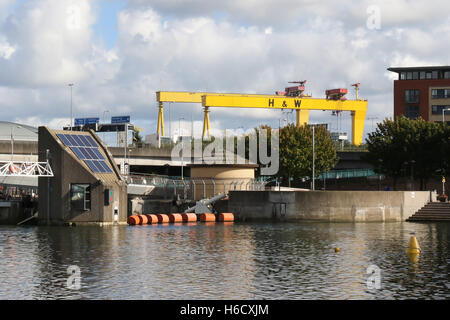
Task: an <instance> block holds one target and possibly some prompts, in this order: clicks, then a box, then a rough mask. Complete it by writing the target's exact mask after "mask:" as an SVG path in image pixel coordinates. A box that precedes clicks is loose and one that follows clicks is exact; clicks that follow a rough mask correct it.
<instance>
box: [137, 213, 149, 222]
mask: <svg viewBox="0 0 450 320" xmlns="http://www.w3.org/2000/svg"><path fill="white" fill-rule="evenodd" d="M138 218H139V224H147V223H148V218H147V216H146V215H145V214H139V215H138Z"/></svg>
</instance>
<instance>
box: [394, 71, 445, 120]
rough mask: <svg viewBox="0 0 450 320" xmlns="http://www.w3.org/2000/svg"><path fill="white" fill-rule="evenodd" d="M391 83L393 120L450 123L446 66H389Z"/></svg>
mask: <svg viewBox="0 0 450 320" xmlns="http://www.w3.org/2000/svg"><path fill="white" fill-rule="evenodd" d="M388 70H389V71H392V72H395V73H397V74H398V79H397V80H394V117H398V116H401V115H405V116H406V117H408V118H412V119H414V118H418V117H422V118H423V119H424V120H426V121H433V122H442V121H445V122H446V123H447V124H450V66H438V67H398V68H396V67H391V68H388Z"/></svg>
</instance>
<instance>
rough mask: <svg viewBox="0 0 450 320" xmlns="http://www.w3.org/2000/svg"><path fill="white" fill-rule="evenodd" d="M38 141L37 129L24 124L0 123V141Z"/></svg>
mask: <svg viewBox="0 0 450 320" xmlns="http://www.w3.org/2000/svg"><path fill="white" fill-rule="evenodd" d="M11 135H12V136H13V137H14V140H16V141H18V140H21V141H38V128H35V127H32V126H28V125H26V124H20V123H14V122H8V121H0V140H11Z"/></svg>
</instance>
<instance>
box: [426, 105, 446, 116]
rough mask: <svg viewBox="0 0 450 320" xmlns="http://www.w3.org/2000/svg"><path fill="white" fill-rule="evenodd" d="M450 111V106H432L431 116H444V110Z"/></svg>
mask: <svg viewBox="0 0 450 320" xmlns="http://www.w3.org/2000/svg"><path fill="white" fill-rule="evenodd" d="M447 108H448V110H450V106H439V105H434V106H431V114H436V115H442V110H444V109H447ZM448 112H449V111H446V112H445V114H447V113H448Z"/></svg>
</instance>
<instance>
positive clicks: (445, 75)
mask: <svg viewBox="0 0 450 320" xmlns="http://www.w3.org/2000/svg"><path fill="white" fill-rule="evenodd" d="M444 78H445V79H450V71H445V72H444Z"/></svg>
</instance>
